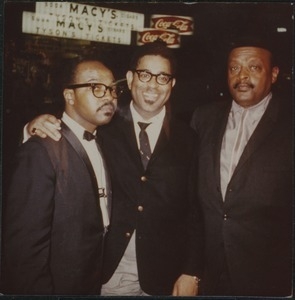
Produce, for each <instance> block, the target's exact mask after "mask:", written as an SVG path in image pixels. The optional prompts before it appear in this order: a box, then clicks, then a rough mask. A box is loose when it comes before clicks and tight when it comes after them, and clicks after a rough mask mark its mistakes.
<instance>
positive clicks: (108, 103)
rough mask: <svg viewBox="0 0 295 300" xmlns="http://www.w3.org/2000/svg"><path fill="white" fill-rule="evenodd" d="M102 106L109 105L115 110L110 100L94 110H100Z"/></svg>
mask: <svg viewBox="0 0 295 300" xmlns="http://www.w3.org/2000/svg"><path fill="white" fill-rule="evenodd" d="M104 106H111V107H112V108H113V110H115V105H114V103H112V102H106V103H103V104H102V105H101V106H100V107H99V108H98V109H97V110H96V111H100V110H101V109H102V108H103V107H104Z"/></svg>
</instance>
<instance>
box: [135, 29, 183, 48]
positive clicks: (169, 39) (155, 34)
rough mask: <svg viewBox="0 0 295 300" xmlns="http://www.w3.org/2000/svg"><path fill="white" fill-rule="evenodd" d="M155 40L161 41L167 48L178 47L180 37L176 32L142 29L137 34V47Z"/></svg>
mask: <svg viewBox="0 0 295 300" xmlns="http://www.w3.org/2000/svg"><path fill="white" fill-rule="evenodd" d="M157 39H160V40H162V41H163V42H165V43H166V44H167V47H169V48H179V47H180V36H179V34H178V32H177V31H176V30H160V29H154V28H144V29H143V30H141V31H138V33H137V45H139V46H140V45H143V44H147V43H151V42H154V41H156V40H157Z"/></svg>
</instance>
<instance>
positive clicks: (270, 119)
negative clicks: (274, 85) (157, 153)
mask: <svg viewBox="0 0 295 300" xmlns="http://www.w3.org/2000/svg"><path fill="white" fill-rule="evenodd" d="M289 104H290V103H287V102H286V101H283V100H282V99H279V98H277V97H273V98H272V99H271V101H270V103H269V106H268V107H267V110H266V112H265V114H264V115H263V117H262V119H261V121H260V122H259V124H258V125H257V128H256V129H255V131H254V133H253V135H252V137H251V138H250V140H249V142H248V144H247V146H246V148H245V150H244V152H243V154H242V156H241V158H240V161H239V163H238V165H237V167H236V170H235V172H234V174H233V176H232V179H231V181H230V182H229V185H228V188H227V192H226V196H225V201H224V203H223V200H222V196H221V191H220V150H221V143H222V137H223V134H224V131H225V126H226V123H227V118H228V114H229V111H230V107H231V103H230V102H226V103H223V102H219V103H214V104H211V105H207V106H204V107H201V108H199V109H197V110H196V111H195V113H194V115H193V119H192V126H193V127H194V128H195V130H196V131H197V133H198V135H199V142H200V150H199V176H198V187H199V198H200V201H201V205H202V209H203V214H204V219H205V236H206V250H205V253H206V267H205V275H204V281H203V284H204V292H205V294H215V293H216V285H217V282H218V280H219V277H220V274H221V272H222V270H224V266H223V264H224V262H225V263H226V265H227V268H228V271H229V275H230V278H231V281H232V285H233V295H256V296H284V295H290V294H291V278H292V274H291V272H292V268H291V267H292V261H291V257H292V202H293V201H292V198H293V189H292V174H293V172H292V166H293V159H292V139H293V135H292V129H293V127H292V107H291V106H290V105H289Z"/></svg>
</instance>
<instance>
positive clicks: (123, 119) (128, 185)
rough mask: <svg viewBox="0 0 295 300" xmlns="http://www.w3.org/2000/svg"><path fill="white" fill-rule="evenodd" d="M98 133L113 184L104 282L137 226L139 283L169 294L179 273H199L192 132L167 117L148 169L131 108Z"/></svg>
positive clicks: (151, 291) (149, 290)
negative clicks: (134, 125) (140, 147)
mask: <svg viewBox="0 0 295 300" xmlns="http://www.w3.org/2000/svg"><path fill="white" fill-rule="evenodd" d="M101 129H102V128H101ZM100 132H101V135H102V147H103V149H104V153H105V155H106V158H107V161H108V165H109V169H110V174H111V179H112V188H113V210H112V219H111V226H110V230H109V232H108V237H107V239H106V244H105V245H106V248H105V260H104V262H105V265H104V282H107V281H108V280H109V279H110V278H111V276H112V274H113V273H114V271H115V269H116V268H117V266H118V264H119V262H120V260H121V258H122V256H123V254H124V251H125V249H126V247H127V245H128V242H129V240H130V236H131V234H132V233H133V231H134V230H135V229H136V255H137V265H138V274H139V281H140V285H141V288H142V289H143V290H144V291H145V292H146V293H148V294H151V295H165V294H166V295H171V292H172V288H173V284H174V282H175V281H176V279H177V278H178V276H180V275H181V274H182V273H186V274H191V275H197V274H199V272H200V264H199V260H201V254H200V247H201V246H202V242H200V234H201V233H200V232H201V228H200V227H199V224H198V222H199V210H198V209H197V202H196V197H194V195H193V192H192V191H189V188H188V185H189V176H190V170H191V166H192V164H193V156H194V154H195V152H194V151H195V150H194V141H195V135H194V132H193V130H192V129H191V128H189V126H186V125H184V124H181V123H178V122H175V121H171V122H169V121H168V119H167V118H166V120H165V122H164V126H163V128H162V131H161V133H160V136H159V139H158V142H157V144H156V147H155V150H154V152H153V154H152V156H151V159H150V161H149V164H148V167H147V170H146V171H144V169H143V166H142V163H141V159H140V154H139V150H138V146H137V142H136V137H135V132H134V127H133V122H132V118H131V113H130V110H129V108H125V109H123V111H122V112H121V114H120V115H118V116H116V118H115V119H114V120H113V121H112V122H111V123H110V124H108V125H107V126H106V127H105V128H103V130H101V131H100ZM191 188H192V189H193V188H194V187H193V186H191Z"/></svg>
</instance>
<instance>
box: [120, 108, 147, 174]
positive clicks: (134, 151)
mask: <svg viewBox="0 0 295 300" xmlns="http://www.w3.org/2000/svg"><path fill="white" fill-rule="evenodd" d="M120 114H121V118H123V122H122V123H121V122H119V125H120V128H119V130H121V131H122V133H123V135H124V140H125V142H126V143H127V147H128V148H129V149H130V150H129V151H130V153H131V156H132V157H133V158H136V164H137V166H138V167H139V168H140V170H141V169H143V165H142V162H141V157H140V153H139V150H138V145H137V137H136V135H135V130H134V124H133V119H132V115H131V111H130V108H129V106H128V107H127V108H125V109H122V111H121V112H120Z"/></svg>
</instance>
